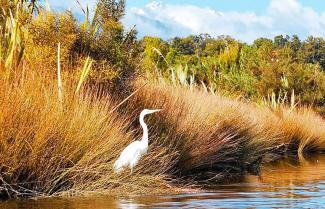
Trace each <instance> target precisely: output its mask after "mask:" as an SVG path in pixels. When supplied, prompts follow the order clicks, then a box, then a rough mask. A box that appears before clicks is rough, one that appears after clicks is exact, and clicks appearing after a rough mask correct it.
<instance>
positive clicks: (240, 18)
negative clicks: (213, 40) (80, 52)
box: [49, 0, 325, 43]
mask: <svg viewBox="0 0 325 209" xmlns="http://www.w3.org/2000/svg"><path fill="white" fill-rule="evenodd" d="M49 2H50V5H51V7H53V8H56V9H68V8H71V9H72V10H73V11H75V12H76V13H77V12H80V9H78V8H77V6H76V3H75V1H73V0H71V1H68V0H49ZM80 2H81V3H82V4H83V5H86V4H88V5H90V6H91V7H92V6H93V5H94V3H95V1H94V0H80ZM126 3H127V11H126V16H125V18H124V19H123V23H124V25H125V26H126V28H130V27H132V26H133V25H136V28H137V30H138V32H139V37H143V36H145V35H151V36H159V37H162V38H164V39H168V38H171V37H174V36H187V35H189V34H200V33H209V34H211V35H212V36H215V37H216V36H218V35H231V36H232V37H234V38H236V39H240V40H242V41H245V42H249V43H250V42H252V41H253V40H254V39H256V38H258V37H267V38H273V37H274V36H275V35H279V34H283V35H294V34H297V35H299V36H300V37H301V38H302V39H305V38H306V37H307V36H308V35H314V36H323V37H325V0H204V1H198V0H126Z"/></svg>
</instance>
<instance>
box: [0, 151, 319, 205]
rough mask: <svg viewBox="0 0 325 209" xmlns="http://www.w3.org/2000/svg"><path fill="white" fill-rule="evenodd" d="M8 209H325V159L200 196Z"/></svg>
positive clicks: (283, 166)
mask: <svg viewBox="0 0 325 209" xmlns="http://www.w3.org/2000/svg"><path fill="white" fill-rule="evenodd" d="M0 208H5V209H52V208H62V209H104V208H130V209H131V208H132V209H133V208H134V209H136V208H325V156H317V157H312V158H309V159H306V160H304V161H302V162H300V163H297V162H295V161H293V160H282V161H280V162H278V163H275V164H268V165H264V166H263V168H262V170H261V174H260V175H259V176H254V175H247V176H245V177H243V179H241V180H240V181H239V182H237V183H232V184H226V185H219V186H216V187H214V188H213V190H208V191H205V192H201V193H189V194H181V195H173V196H168V195H167V196H166V195H165V196H150V195H147V196H141V197H129V198H121V199H117V198H111V197H98V198H94V197H92V198H73V199H64V198H62V199H61V198H53V199H52V198H48V199H38V200H11V201H6V202H0Z"/></svg>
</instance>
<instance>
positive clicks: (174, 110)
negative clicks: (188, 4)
mask: <svg viewBox="0 0 325 209" xmlns="http://www.w3.org/2000/svg"><path fill="white" fill-rule="evenodd" d="M0 4H1V11H0V42H1V46H0V75H1V78H0V196H1V197H3V198H14V197H26V196H27V197H28V196H48V195H82V194H99V193H104V194H122V193H123V194H126V193H127V194H134V193H146V192H149V191H150V192H157V193H160V192H166V191H179V190H180V189H181V187H182V186H184V185H201V184H207V183H208V184H210V183H219V182H224V181H226V180H230V179H235V178H236V177H238V176H240V175H243V174H244V173H246V172H252V173H255V174H258V172H259V167H260V165H261V163H263V162H268V161H275V160H277V159H279V158H281V157H283V156H286V155H293V156H298V157H299V158H300V159H303V158H304V156H306V154H308V153H313V152H323V151H324V150H325V123H324V120H323V119H322V117H321V114H322V112H323V111H324V94H325V82H324V81H325V74H324V68H325V65H324V63H325V61H324V59H325V55H324V54H325V50H324V49H325V42H324V40H323V39H322V38H315V37H310V38H308V39H307V40H306V41H300V40H299V38H298V37H296V36H294V37H292V38H290V37H283V36H277V37H276V38H275V39H274V40H269V39H258V40H256V41H255V42H254V43H253V44H251V45H249V44H245V43H242V42H240V41H237V40H234V39H232V38H230V37H219V38H211V37H210V36H208V35H200V36H190V37H187V38H174V39H172V40H169V41H164V40H162V39H160V38H154V37H145V38H143V39H141V40H137V38H136V30H135V29H134V28H133V29H130V30H126V29H125V28H124V27H123V25H122V24H121V21H120V20H121V18H122V17H123V15H124V12H125V11H124V7H125V2H124V1H106V0H99V1H98V4H97V6H96V8H95V12H94V16H93V17H90V15H89V14H90V13H89V9H88V8H81V10H82V11H83V12H84V15H85V18H84V20H83V21H82V22H78V21H76V19H75V17H74V16H73V14H72V13H71V12H69V11H63V12H60V13H56V12H53V11H49V10H46V9H44V8H43V7H42V5H41V4H40V3H38V2H36V1H18V0H15V1H1V3H0ZM59 43H60V44H59ZM135 90H138V91H137V92H136V94H134V95H133V96H132V97H130V98H129V99H128V100H126V101H125V102H123V103H121V101H122V100H124V98H125V97H127V96H128V95H130V94H131V93H132V92H134V91H135ZM144 108H161V109H163V111H162V112H161V113H159V114H156V115H152V116H149V117H148V118H146V122H147V123H148V125H149V127H150V133H149V136H150V142H149V143H150V144H149V153H148V154H147V155H146V156H145V157H144V158H142V159H141V161H140V164H139V165H138V166H137V167H136V169H135V171H134V172H133V173H132V174H131V173H130V172H129V171H128V170H126V171H125V172H123V173H122V174H119V175H117V174H114V172H113V169H112V165H113V163H114V161H115V160H116V159H117V158H118V156H119V154H120V152H121V151H122V150H123V148H124V147H125V146H127V145H128V144H129V143H130V142H131V141H132V140H133V139H135V138H140V137H141V129H140V128H139V124H138V120H137V118H138V115H139V113H140V111H141V110H142V109H144Z"/></svg>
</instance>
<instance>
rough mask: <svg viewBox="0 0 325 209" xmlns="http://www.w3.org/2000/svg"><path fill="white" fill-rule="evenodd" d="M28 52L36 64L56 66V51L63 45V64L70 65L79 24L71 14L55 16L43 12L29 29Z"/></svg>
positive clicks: (32, 22)
mask: <svg viewBox="0 0 325 209" xmlns="http://www.w3.org/2000/svg"><path fill="white" fill-rule="evenodd" d="M28 32H29V39H28V45H27V47H26V51H27V53H28V54H29V58H30V59H31V60H33V63H34V64H41V63H44V62H46V63H47V64H48V66H50V67H55V66H56V51H57V45H58V43H60V44H61V63H62V64H67V63H69V59H70V57H71V55H72V48H73V46H74V44H75V41H76V39H77V24H76V21H75V19H74V18H73V16H72V13H71V12H64V13H60V14H55V13H52V12H46V11H41V12H40V13H39V14H38V15H37V17H36V18H35V19H33V20H32V21H31V23H30V25H29V27H28Z"/></svg>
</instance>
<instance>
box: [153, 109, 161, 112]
mask: <svg viewBox="0 0 325 209" xmlns="http://www.w3.org/2000/svg"><path fill="white" fill-rule="evenodd" d="M161 110H162V109H156V110H151V113H154V112H159V111H161Z"/></svg>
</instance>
